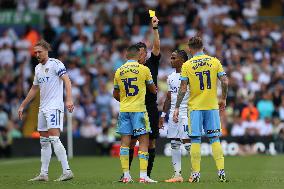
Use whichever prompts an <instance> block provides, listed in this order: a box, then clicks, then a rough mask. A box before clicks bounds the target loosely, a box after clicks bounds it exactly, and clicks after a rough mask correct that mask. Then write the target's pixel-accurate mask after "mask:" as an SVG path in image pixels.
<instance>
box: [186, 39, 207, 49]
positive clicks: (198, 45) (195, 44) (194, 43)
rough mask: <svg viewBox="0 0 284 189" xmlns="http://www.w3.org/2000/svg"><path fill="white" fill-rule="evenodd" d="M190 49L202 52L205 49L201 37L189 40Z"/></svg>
mask: <svg viewBox="0 0 284 189" xmlns="http://www.w3.org/2000/svg"><path fill="white" fill-rule="evenodd" d="M188 47H189V48H190V49H195V50H200V49H202V48H203V42H202V39H201V37H198V36H195V37H192V38H190V39H189V41H188Z"/></svg>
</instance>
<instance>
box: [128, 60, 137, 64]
mask: <svg viewBox="0 0 284 189" xmlns="http://www.w3.org/2000/svg"><path fill="white" fill-rule="evenodd" d="M128 62H137V60H127V63H128Z"/></svg>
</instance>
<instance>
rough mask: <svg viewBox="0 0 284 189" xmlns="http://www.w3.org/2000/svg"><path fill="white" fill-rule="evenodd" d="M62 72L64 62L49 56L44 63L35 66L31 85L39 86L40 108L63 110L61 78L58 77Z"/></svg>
mask: <svg viewBox="0 0 284 189" xmlns="http://www.w3.org/2000/svg"><path fill="white" fill-rule="evenodd" d="M64 74H66V68H65V66H64V64H63V63H62V62H61V61H60V60H58V59H55V58H49V59H48V60H47V62H46V64H45V65H43V64H41V63H40V64H38V65H37V66H36V67H35V76H34V81H33V85H39V88H40V106H39V108H40V110H43V111H45V110H50V109H59V110H60V111H62V112H63V111H64V102H63V80H62V79H61V78H60V77H61V76H62V75H64Z"/></svg>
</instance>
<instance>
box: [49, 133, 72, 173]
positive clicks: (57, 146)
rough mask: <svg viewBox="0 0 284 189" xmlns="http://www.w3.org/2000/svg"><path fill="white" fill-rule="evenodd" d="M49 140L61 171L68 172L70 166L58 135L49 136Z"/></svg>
mask: <svg viewBox="0 0 284 189" xmlns="http://www.w3.org/2000/svg"><path fill="white" fill-rule="evenodd" d="M49 140H50V142H51V143H52V145H53V148H54V152H55V154H56V156H57V159H58V161H60V162H61V165H62V169H63V173H66V172H69V171H70V167H69V164H68V160H67V155H66V150H65V148H64V146H63V144H62V143H61V141H60V139H59V137H58V136H49Z"/></svg>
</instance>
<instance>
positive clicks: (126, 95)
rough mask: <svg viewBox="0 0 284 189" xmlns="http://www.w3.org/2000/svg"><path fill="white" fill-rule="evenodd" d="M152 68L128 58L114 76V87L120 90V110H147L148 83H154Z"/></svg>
mask: <svg viewBox="0 0 284 189" xmlns="http://www.w3.org/2000/svg"><path fill="white" fill-rule="evenodd" d="M152 83H153V79H152V75H151V72H150V69H149V68H147V67H146V66H144V65H142V64H139V63H138V62H137V61H135V60H128V61H127V62H126V63H125V64H124V65H122V66H121V67H120V68H118V69H117V70H116V72H115V76H114V88H115V89H119V91H120V112H145V111H146V106H145V94H146V84H152Z"/></svg>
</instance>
